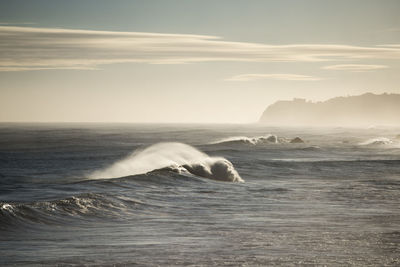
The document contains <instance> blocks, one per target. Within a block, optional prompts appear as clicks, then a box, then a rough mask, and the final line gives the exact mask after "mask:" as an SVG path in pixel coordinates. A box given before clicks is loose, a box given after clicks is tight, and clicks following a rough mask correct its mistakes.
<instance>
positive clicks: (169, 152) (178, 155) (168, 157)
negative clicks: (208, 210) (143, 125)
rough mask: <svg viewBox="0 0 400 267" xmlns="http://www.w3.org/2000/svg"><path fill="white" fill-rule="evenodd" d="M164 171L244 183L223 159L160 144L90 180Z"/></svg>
mask: <svg viewBox="0 0 400 267" xmlns="http://www.w3.org/2000/svg"><path fill="white" fill-rule="evenodd" d="M165 168H167V169H169V170H172V171H176V172H179V173H185V174H192V175H196V176H200V177H205V178H209V179H214V180H219V181H229V182H243V179H242V178H241V177H240V175H239V173H238V172H237V171H236V170H235V168H234V167H233V165H232V163H231V162H230V161H229V160H227V159H225V158H222V157H210V156H208V155H207V154H205V153H203V152H201V151H199V150H197V149H196V148H194V147H191V146H189V145H186V144H182V143H159V144H155V145H152V146H150V147H148V148H146V149H144V150H138V151H135V152H134V153H133V154H132V155H130V156H128V157H127V158H125V159H123V160H120V161H118V162H116V163H114V164H113V165H111V166H110V167H108V168H106V169H104V170H100V171H95V172H94V173H92V174H91V175H90V176H89V177H90V178H91V179H103V178H119V177H125V176H130V175H137V174H144V173H148V172H151V171H154V170H159V169H165Z"/></svg>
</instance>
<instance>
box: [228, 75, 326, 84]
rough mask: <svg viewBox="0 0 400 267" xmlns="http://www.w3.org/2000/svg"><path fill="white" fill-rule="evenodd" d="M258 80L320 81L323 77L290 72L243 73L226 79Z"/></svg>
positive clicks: (240, 80) (239, 80)
mask: <svg viewBox="0 0 400 267" xmlns="http://www.w3.org/2000/svg"><path fill="white" fill-rule="evenodd" d="M257 80H281V81H319V80H321V78H318V77H313V76H308V75H300V74H288V73H270V74H267V73H264V74H241V75H236V76H233V77H231V78H228V79H226V81H238V82H247V81H257Z"/></svg>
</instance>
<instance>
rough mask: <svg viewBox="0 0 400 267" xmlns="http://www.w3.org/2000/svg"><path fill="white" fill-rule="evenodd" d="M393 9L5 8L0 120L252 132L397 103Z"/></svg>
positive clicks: (63, 4)
mask: <svg viewBox="0 0 400 267" xmlns="http://www.w3.org/2000/svg"><path fill="white" fill-rule="evenodd" d="M399 14H400V1H398V0H393V1H391V0H375V1H371V0H357V1H356V0H334V1H333V0H332V1H324V0H315V1H314V0H310V1H306V0H303V1H302V0H292V1H289V0H279V1H278V0H277V1H268V0H263V1H257V0H243V1H238V0H218V1H216V0H212V1H208V0H197V1H194V0H158V1H153V0H143V1H134V0H126V1H119V0H118V1H117V0H115V1H109V0H93V1H83V0H77V1H74V0H68V1H65V0H46V1H43V0H36V1H31V0H26V1H19V0H12V1H1V0H0V121H51V122H58V121H60V122H66V121H67V122H73V121H84V122H86V121H90V122H92V121H106V122H233V123H237V122H239V123H241V122H245V123H248V122H255V121H257V120H258V118H259V116H260V115H261V113H262V112H263V111H264V109H265V108H266V107H267V106H268V105H269V104H272V103H273V102H275V101H277V100H284V99H292V98H294V97H300V98H307V99H311V100H325V99H328V98H331V97H334V96H341V95H356V94H362V93H365V92H373V93H383V92H388V93H400V86H399V84H400V75H399V74H400V72H399V70H400V69H399V68H400V16H399Z"/></svg>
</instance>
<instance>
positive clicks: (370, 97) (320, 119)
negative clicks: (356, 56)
mask: <svg viewBox="0 0 400 267" xmlns="http://www.w3.org/2000/svg"><path fill="white" fill-rule="evenodd" d="M259 122H260V123H265V124H270V125H282V126H283V125H286V126H288V125H293V126H355V127H356V126H372V125H388V126H400V94H381V95H375V94H372V93H367V94H363V95H359V96H349V97H336V98H332V99H329V100H327V101H324V102H316V103H313V102H309V101H306V100H305V99H294V100H292V101H278V102H276V103H274V104H272V105H270V106H269V107H268V108H267V109H266V110H265V111H264V113H263V114H262V116H261V118H260V120H259Z"/></svg>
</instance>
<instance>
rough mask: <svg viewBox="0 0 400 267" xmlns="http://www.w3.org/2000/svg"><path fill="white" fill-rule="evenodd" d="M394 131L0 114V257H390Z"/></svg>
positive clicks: (149, 260)
mask: <svg viewBox="0 0 400 267" xmlns="http://www.w3.org/2000/svg"><path fill="white" fill-rule="evenodd" d="M399 134H400V129H399V128H397V129H393V128H384V127H371V128H368V129H346V128H290V127H287V128H278V127H268V126H263V125H256V124H254V125H234V124H232V125H217V124H216V125H202V124H95V123H92V124H73V123H71V124H45V123H44V124H18V123H2V124H0V265H1V266H55V265H56V266H57V265H59V266H82V265H86V266H110V265H111V266H126V265H128V266H132V265H137V266H171V265H178V266H187V265H189V266H274V265H280V266H299V265H300V266H301V265H308V266H310V265H311V266H313V265H316V266H324V265H326V266H348V265H354V266H399V265H400V137H398V135H399ZM296 137H299V138H300V139H301V140H302V141H304V142H303V143H302V142H301V140H297V141H299V142H297V143H292V142H291V140H293V139H294V138H296Z"/></svg>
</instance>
